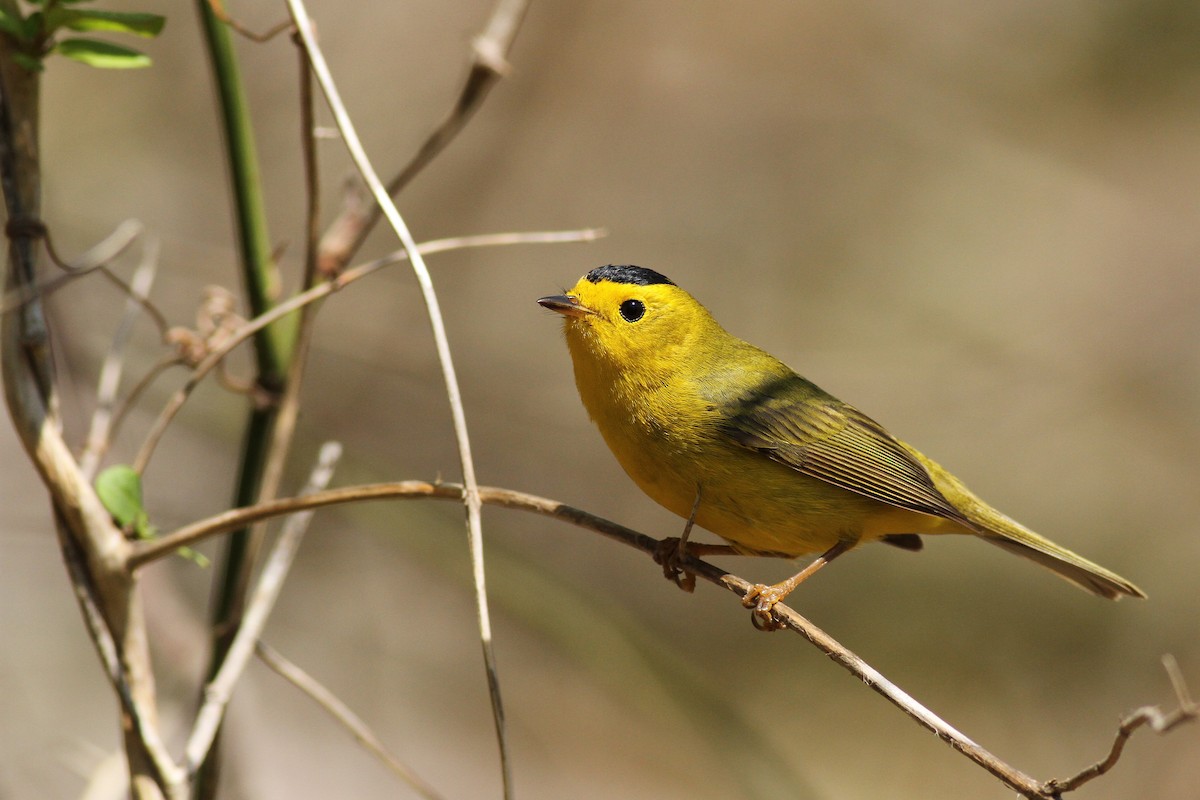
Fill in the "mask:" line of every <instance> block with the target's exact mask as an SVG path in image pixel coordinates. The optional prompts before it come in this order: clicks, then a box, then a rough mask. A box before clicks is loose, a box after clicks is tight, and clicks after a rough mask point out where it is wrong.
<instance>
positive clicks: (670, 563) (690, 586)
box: [654, 536, 696, 593]
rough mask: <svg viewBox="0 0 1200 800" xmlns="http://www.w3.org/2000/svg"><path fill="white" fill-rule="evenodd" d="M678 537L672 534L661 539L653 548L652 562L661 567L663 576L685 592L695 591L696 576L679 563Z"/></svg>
mask: <svg viewBox="0 0 1200 800" xmlns="http://www.w3.org/2000/svg"><path fill="white" fill-rule="evenodd" d="M679 543H680V539H679V537H677V536H672V537H669V538H666V539H663V540H662V541H661V542H659V543H658V546H657V547H655V548H654V563H655V564H658V565H659V566H661V567H662V570H663V577H665V578H666V579H667V580H669V581H671V582H672V583H674V584H675V585H676V586H678V587H679V588H680V589H683V590H684V591H685V592H689V593H690V592H694V591H696V576H695V575H693V574H692V573H690V572H688V571H687V570H685V569H684V568H683V567H681V566H680V565H679V561H680V553H679Z"/></svg>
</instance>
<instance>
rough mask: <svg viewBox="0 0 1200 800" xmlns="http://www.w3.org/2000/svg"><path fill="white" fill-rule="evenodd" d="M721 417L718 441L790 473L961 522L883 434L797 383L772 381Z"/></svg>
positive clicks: (823, 395) (844, 406)
mask: <svg viewBox="0 0 1200 800" xmlns="http://www.w3.org/2000/svg"><path fill="white" fill-rule="evenodd" d="M724 410H725V411H726V413H725V414H724V415H723V422H722V423H721V424H720V429H721V432H722V433H723V434H724V435H725V436H727V437H729V438H730V439H732V440H733V441H734V442H736V443H737V444H739V445H741V446H743V447H746V448H749V449H751V450H757V451H758V452H761V453H763V454H764V455H766V456H767V457H768V458H771V459H773V460H774V461H778V462H779V463H781V464H785V465H787V466H789V467H791V468H792V469H794V470H796V471H797V472H800V473H803V474H805V475H810V476H812V477H814V478H819V479H821V480H823V481H827V482H828V483H831V484H833V485H834V486H838V487H840V488H842V489H847V490H849V491H851V492H855V493H857V494H860V495H863V496H865V497H870V498H871V499H873V500H878V501H880V502H883V503H887V504H889V505H893V506H898V507H900V508H906V509H909V510H911V511H919V512H921V513H923V514H932V515H934V516H938V517H944V518H946V519H952V520H956V521H961V522H965V521H966V520H965V518H964V517H963V515H962V513H961V512H960V511H959V510H958V509H956V508H955V507H954V506H953V505H951V503H950V501H948V500H947V499H946V498H945V497H943V496H942V494H941V492H939V491H938V490H937V488H936V487H935V486H934V484H933V479H932V478H931V477H930V476H929V472H928V471H927V470H926V469H925V467H924V466H923V465H922V464H921V463H920V461H918V460H917V459H916V458H915V457H914V456H913V455H912V454H911V453H910V452H909V451H908V450H907V449H906V448H905V447H904V445H902V444H900V442H898V441H897V440H896V439H895V438H894V437H893V436H892V435H891V434H889V433H888V432H887V431H886V430H884V429H883V426H881V425H880V424H879V423H878V422H876V421H875V420H873V419H871V418H870V417H868V416H867V415H866V414H863V413H862V412H861V411H859V410H858V409H856V408H854V407H853V406H849V405H847V404H845V403H843V402H841V401H840V400H838V399H836V398H834V397H832V396H830V395H828V394H826V393H825V392H823V391H822V390H821V389H819V388H817V387H816V386H815V385H813V384H812V383H809V382H808V381H806V380H804V379H803V378H801V377H800V376H798V375H795V374H792V375H789V376H785V377H776V378H774V379H772V380H770V381H768V382H766V383H764V384H763V385H762V386H760V387H758V388H757V390H755V391H752V392H749V393H747V394H745V395H743V396H741V397H739V398H737V399H734V400H732V402H728V403H727V404H726V405H725V409H724Z"/></svg>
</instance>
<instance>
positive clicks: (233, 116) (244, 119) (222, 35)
mask: <svg viewBox="0 0 1200 800" xmlns="http://www.w3.org/2000/svg"><path fill="white" fill-rule="evenodd" d="M196 5H197V10H198V12H199V15H200V23H201V27H202V28H203V30H204V36H205V43H206V45H207V47H208V53H209V60H210V62H211V64H212V68H213V78H214V82H215V84H216V88H217V98H218V102H219V106H220V112H221V120H222V123H223V127H224V133H225V145H226V149H227V154H226V155H227V160H228V162H229V170H230V181H231V184H232V189H233V201H234V210H235V218H236V223H237V238H238V245H239V248H240V251H241V262H242V276H243V284H244V286H245V291H246V297H247V301H248V305H249V311H250V315H251V316H254V317H256V316H258V315H260V314H262V313H264V312H266V311H269V310H270V309H271V307H272V306H273V305H274V304H275V297H276V295H277V292H278V283H279V277H278V272H277V270H276V268H275V264H274V262H273V260H272V257H271V240H270V235H269V233H268V231H267V222H266V211H265V204H264V201H263V195H262V180H261V176H260V174H259V167H258V155H257V151H256V148H255V142H254V130H253V128H252V126H251V124H250V113H249V106H248V103H247V100H246V95H245V91H244V90H243V88H242V82H241V76H240V74H239V70H238V65H237V58H236V55H235V54H234V48H233V41H232V35H231V33H230V30H229V28H228V26H227V25H226V24H225V23H223V22H221V21H220V20H219V19H217V17H216V15H215V14H214V13H213V9H212V6H211V5H210V0H197V3H196ZM295 320H296V317H295V316H294V315H291V316H288V317H286V318H284V319H281V320H279V321H278V322H276V323H273V324H271V325H269V326H267V327H266V328H264V329H263V330H261V331H260V332H259V333H257V334H255V338H254V352H255V358H256V365H257V368H258V375H257V378H256V384H257V388H258V389H259V390H260V394H259V397H260V399H262V400H264V401H265V402H261V403H256V406H255V408H254V409H253V411H252V412H251V414H250V419H249V421H248V423H247V427H246V433H245V438H244V440H243V442H242V457H241V465H240V468H239V472H238V480H237V486H236V488H235V492H234V501H233V502H234V505H235V507H241V506H246V505H252V504H254V503H256V502H259V501H260V499H261V498H260V497H259V495H260V492H261V490H262V488H263V475H264V471H265V467H266V463H267V458H268V453H269V452H270V449H271V442H272V438H273V437H274V435H275V427H276V421H277V419H278V408H279V406H278V398H279V393H280V391H281V390H282V388H283V386H284V382H285V380H286V376H287V373H288V369H289V365H290V360H291V358H292V350H293V342H294V340H295V325H296V323H295ZM253 565H254V541H253V537H252V535H251V531H250V530H249V529H243V530H240V531H237V532H235V533H233V534H232V535H231V536H230V537H229V538H228V539H227V541H226V549H225V555H224V559H223V567H222V569H221V573H220V575H219V577H218V578H217V580H218V582H219V583H218V586H217V589H216V592H215V593H214V601H213V609H212V625H213V632H214V635H213V649H212V654H211V656H210V661H209V670H208V674H209V676H210V677H211V676H212V675H215V674H216V672H217V670H219V669H220V666H221V664H222V663H223V662H224V660H225V656H226V653H227V651H228V649H229V645H230V642H231V641H232V639H233V636H234V635H235V634H236V633H237V629H238V626H239V624H240V622H241V618H242V611H243V607H244V603H245V597H246V592H247V587H248V585H249V577H250V574H251V572H252V571H253ZM219 773H220V742H219V738H218V739H216V740H214V743H213V747H212V748H211V749H210V751H209V755H208V758H207V759H206V760H205V762H204V763H203V764H202V765H201V766H200V769H199V771H198V772H197V775H196V788H195V791H196V797H198V798H213V797H216V794H217V787H218V781H219Z"/></svg>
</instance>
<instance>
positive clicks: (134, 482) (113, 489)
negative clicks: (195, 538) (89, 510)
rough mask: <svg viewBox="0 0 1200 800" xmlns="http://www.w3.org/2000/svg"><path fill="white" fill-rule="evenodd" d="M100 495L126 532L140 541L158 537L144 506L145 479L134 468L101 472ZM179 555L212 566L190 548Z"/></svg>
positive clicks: (206, 559)
mask: <svg viewBox="0 0 1200 800" xmlns="http://www.w3.org/2000/svg"><path fill="white" fill-rule="evenodd" d="M96 494H97V495H98V496H99V497H100V502H101V503H103V504H104V508H105V510H107V511H108V513H109V514H112V518H113V519H114V520H115V521H116V523H117V524H118V525H120V526H121V528H122V529H123V530H125V531H129V532H132V533H133V534H134V535H135V536H137V538H139V539H153V538H154V537H155V536H157V535H158V530H157V529H156V528H155V527H154V526H153V525H151V524H150V518H149V516H147V515H146V509H145V507H144V506H143V505H142V476H141V475H139V474H138V473H137V471H136V470H134V468H133V467H131V466H129V465H127V464H117V465H116V466H112V467H109V468H108V469H106V470H104V471H103V472H101V473H100V474H99V475H97V476H96ZM175 552H176V553H178V554H179V555H180V556H182V557H183V558H186V559H187V560H189V561H193V562H195V563H196V564H198V565H199V566H201V567H208V566H210V564H211V563H212V562H210V561H209V560H208V558H207V557H206V556H205V555H204V554H203V553H199V552H197V551H195V550H193V549H192V548H190V547H181V548H179V549H178V550H176V551H175Z"/></svg>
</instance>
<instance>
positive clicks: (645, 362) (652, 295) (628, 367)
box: [538, 264, 716, 378]
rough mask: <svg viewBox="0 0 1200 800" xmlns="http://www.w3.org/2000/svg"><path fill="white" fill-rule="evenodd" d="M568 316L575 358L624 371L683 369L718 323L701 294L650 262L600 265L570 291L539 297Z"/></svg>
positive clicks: (552, 309)
mask: <svg viewBox="0 0 1200 800" xmlns="http://www.w3.org/2000/svg"><path fill="white" fill-rule="evenodd" d="M538 303H539V304H540V305H541V306H542V307H543V308H548V309H550V310H551V311H557V312H558V313H559V314H562V315H563V316H564V317H565V318H566V319H565V323H566V324H565V326H564V330H565V331H566V336H567V345H568V347H569V348H570V350H571V357H572V359H574V360H575V362H576V369H578V368H579V367H580V363H579V361H580V359H590V360H593V361H595V362H597V364H598V365H600V364H603V365H604V366H607V367H609V368H612V369H616V370H619V371H621V372H644V373H646V374H645V375H643V376H642V377H643V378H650V374H651V373H656V374H657V373H661V372H662V371H664V370H667V371H669V370H672V369H679V368H680V367H681V366H682V363H683V362H684V361H686V360H687V358H688V356H689V350H690V349H692V348H695V347H696V346H697V345H698V344H699V343H700V341H701V339H702V334H703V333H704V331H706V330H707V329H708V328H709V327H710V326H714V325H715V324H716V323H715V322H713V319H712V317H711V315H709V313H708V310H707V309H705V308H704V306H702V305H700V303H698V302H697V301H696V300H695V298H693V297H692V296H691V295H689V294H688V293H687V292H685V291H684V290H682V289H680V288H679V287H678V286H676V285H675V284H674V283H673V282H672V281H671V280H670V279H668V278H667V277H665V276H664V275H661V274H659V273H658V272H655V271H654V270H652V269H646V268H645V267H635V266H631V265H621V266H617V265H612V264H610V265H608V266H603V267H597V268H596V269H594V270H592V271H591V272H589V273H587V274H586V275H584V276H583V277H582V278H580V279H579V282H578V283H576V284H575V286H574V287H573V288H572V289H570V290H569V291H567V292H565V293H563V294H561V295H552V296H550V297H543V298H540V299H539V300H538Z"/></svg>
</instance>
